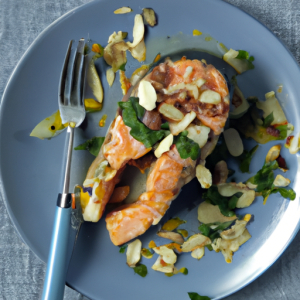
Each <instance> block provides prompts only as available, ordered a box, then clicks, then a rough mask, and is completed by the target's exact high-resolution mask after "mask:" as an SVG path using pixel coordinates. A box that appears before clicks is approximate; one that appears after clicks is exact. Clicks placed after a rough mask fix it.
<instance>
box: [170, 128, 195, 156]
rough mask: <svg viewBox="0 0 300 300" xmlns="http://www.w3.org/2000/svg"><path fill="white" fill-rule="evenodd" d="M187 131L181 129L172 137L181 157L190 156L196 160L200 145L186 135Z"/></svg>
mask: <svg viewBox="0 0 300 300" xmlns="http://www.w3.org/2000/svg"><path fill="white" fill-rule="evenodd" d="M187 134H188V133H187V132H185V131H183V132H181V133H180V134H179V135H178V136H176V137H175V138H174V144H175V145H176V148H177V150H178V152H179V154H180V157H181V158H182V159H186V158H189V157H190V158H191V159H192V160H196V159H197V158H198V157H199V156H200V147H199V145H198V143H195V142H194V141H193V140H191V139H190V138H188V137H187Z"/></svg>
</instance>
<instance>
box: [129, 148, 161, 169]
mask: <svg viewBox="0 0 300 300" xmlns="http://www.w3.org/2000/svg"><path fill="white" fill-rule="evenodd" d="M156 159H157V158H156V157H155V155H154V154H153V152H148V153H147V154H146V155H144V156H142V157H141V158H138V159H135V160H134V159H131V160H130V161H129V162H128V165H131V166H134V167H137V168H139V169H140V171H141V172H142V173H143V174H144V172H145V170H146V169H147V168H150V166H151V164H152V163H153V162H155V161H156Z"/></svg>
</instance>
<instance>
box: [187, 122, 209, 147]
mask: <svg viewBox="0 0 300 300" xmlns="http://www.w3.org/2000/svg"><path fill="white" fill-rule="evenodd" d="M186 130H187V131H188V132H189V133H188V138H190V139H191V140H193V141H194V142H195V143H197V144H198V145H199V147H200V148H202V147H204V145H205V144H206V143H207V140H208V135H209V133H210V128H209V127H207V126H204V125H200V126H198V125H194V124H190V125H189V127H188V128H187V129H186Z"/></svg>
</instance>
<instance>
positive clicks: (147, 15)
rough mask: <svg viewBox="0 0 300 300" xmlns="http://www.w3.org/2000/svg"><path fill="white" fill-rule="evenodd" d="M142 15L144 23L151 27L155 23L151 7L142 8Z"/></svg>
mask: <svg viewBox="0 0 300 300" xmlns="http://www.w3.org/2000/svg"><path fill="white" fill-rule="evenodd" d="M143 16H144V20H145V21H146V23H147V24H149V25H150V26H151V27H153V26H155V25H156V17H155V12H154V10H153V9H152V8H143Z"/></svg>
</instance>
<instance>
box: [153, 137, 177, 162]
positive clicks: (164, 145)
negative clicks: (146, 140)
mask: <svg viewBox="0 0 300 300" xmlns="http://www.w3.org/2000/svg"><path fill="white" fill-rule="evenodd" d="M172 144H173V135H172V133H171V134H169V135H168V136H167V137H165V138H164V139H163V140H162V141H161V142H160V143H159V145H158V147H157V149H156V150H155V151H154V155H155V156H156V157H157V158H159V157H161V155H162V154H163V153H164V152H167V151H169V150H170V147H171V146H172Z"/></svg>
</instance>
